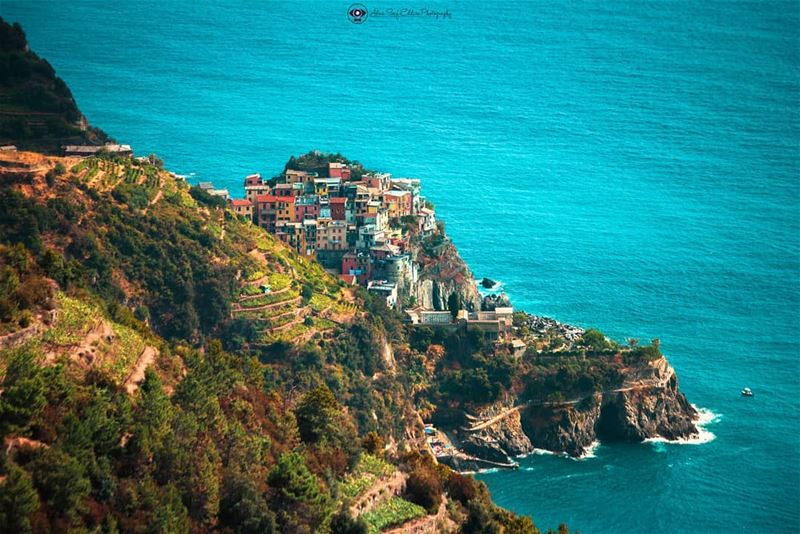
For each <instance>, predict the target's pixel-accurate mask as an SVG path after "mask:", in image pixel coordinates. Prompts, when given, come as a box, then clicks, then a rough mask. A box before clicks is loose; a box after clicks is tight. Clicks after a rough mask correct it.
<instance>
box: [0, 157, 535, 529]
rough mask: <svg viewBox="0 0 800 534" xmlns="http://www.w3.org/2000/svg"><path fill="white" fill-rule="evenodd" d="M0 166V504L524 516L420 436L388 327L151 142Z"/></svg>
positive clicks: (395, 322) (101, 523)
mask: <svg viewBox="0 0 800 534" xmlns="http://www.w3.org/2000/svg"><path fill="white" fill-rule="evenodd" d="M0 178H2V183H3V187H2V189H0V207H1V209H0V242H2V246H0V313H1V315H0V376H2V385H1V386H0V387H1V388H2V395H0V413H2V421H3V423H2V428H0V437H1V438H2V439H3V440H4V443H5V446H4V450H6V451H7V452H6V454H5V456H4V457H3V458H2V473H3V475H2V476H3V479H2V480H3V482H2V484H0V523H3V524H5V525H13V527H14V528H13V530H14V531H19V532H24V531H27V530H33V531H35V532H48V531H65V530H67V529H68V528H88V529H99V531H102V532H116V531H119V532H150V531H153V532H162V531H170V532H188V531H193V532H203V531H209V530H221V531H228V532H271V531H276V532H318V531H331V532H361V531H364V532H366V531H369V532H377V531H379V530H382V529H388V528H390V527H392V526H395V527H396V526H397V525H402V524H404V523H408V525H411V526H410V527H409V528H412V526H413V528H415V529H420V530H419V531H420V532H422V531H442V530H450V531H455V530H458V529H459V528H461V529H462V531H464V532H477V531H483V530H480V529H482V528H484V527H485V526H486V525H491V524H495V525H496V526H497V528H499V529H501V530H502V529H503V528H506V529H508V530H506V531H509V532H511V531H514V532H536V530H535V527H533V525H532V523H530V520H528V519H524V518H516V517H515V516H513V515H512V514H509V513H507V512H504V511H502V510H500V509H499V508H496V507H495V506H494V505H493V504H492V503H491V500H490V498H489V496H488V493H487V492H486V490H485V488H484V487H483V486H482V485H480V484H477V483H476V482H475V481H474V480H472V479H471V478H469V477H463V476H461V475H458V474H456V473H453V472H452V471H449V470H448V469H447V468H444V467H443V466H441V465H437V464H435V463H434V462H433V461H432V459H431V457H430V456H426V455H422V456H421V455H419V453H418V452H417V451H418V450H419V449H420V448H421V447H424V444H423V442H422V441H421V439H420V437H419V436H420V435H421V433H422V429H421V423H420V419H419V416H418V415H417V413H416V410H415V408H414V406H413V404H412V402H411V400H412V399H413V394H412V392H411V390H410V389H409V387H410V383H409V382H410V381H409V379H408V375H407V373H406V372H405V371H404V370H401V369H398V367H397V365H398V363H397V362H396V361H395V360H394V356H393V354H392V352H393V351H392V350H391V349H390V348H389V345H390V344H391V345H394V346H397V347H403V346H406V342H405V339H406V333H405V327H404V326H403V325H402V324H401V322H400V321H399V317H398V315H396V313H395V312H392V311H390V310H388V309H387V308H386V307H385V306H384V305H383V304H381V303H379V302H376V301H373V299H372V298H371V297H370V296H369V295H368V294H367V293H366V292H363V291H361V290H356V289H355V288H352V287H349V286H344V285H343V284H342V283H341V282H339V281H338V280H337V279H336V278H334V277H331V276H329V275H327V274H326V273H325V272H324V271H323V270H322V269H321V267H320V266H319V265H317V264H316V263H314V262H311V261H308V260H306V259H304V258H302V257H300V256H298V255H297V254H296V253H294V252H293V251H291V250H289V249H288V248H286V247H285V246H284V245H283V244H282V243H280V242H278V241H276V240H275V239H274V238H273V237H272V236H271V235H269V234H267V233H266V232H264V231H263V230H261V229H259V228H257V227H255V226H253V225H252V224H250V223H249V222H247V221H245V220H243V219H240V218H238V217H237V216H235V215H233V213H232V212H230V211H229V210H227V209H226V208H225V207H224V203H221V202H220V200H219V199H217V198H214V197H210V196H209V195H207V194H205V193H204V192H203V191H201V190H199V189H195V188H190V187H189V186H188V185H187V184H186V183H185V182H183V181H182V180H181V179H180V178H177V177H176V176H174V175H172V174H170V173H168V172H166V171H164V170H163V169H161V168H160V166H159V162H158V161H156V160H136V159H132V158H114V157H110V156H109V157H101V158H88V159H75V158H59V157H48V156H43V155H41V154H35V153H27V152H18V153H13V152H6V153H2V154H1V155H0ZM267 286H268V287H269V290H268V291H265V290H264V288H265V287H267ZM401 352H402V351H401ZM459 525H461V527H459ZM503 525H505V527H504V526H503ZM404 528H405V527H404ZM426 529H427V530H426ZM475 529H479V530H475Z"/></svg>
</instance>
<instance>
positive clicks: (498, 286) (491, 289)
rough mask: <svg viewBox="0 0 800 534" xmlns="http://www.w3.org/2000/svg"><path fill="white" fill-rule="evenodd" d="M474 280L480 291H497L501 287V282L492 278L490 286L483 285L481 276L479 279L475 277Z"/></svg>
mask: <svg viewBox="0 0 800 534" xmlns="http://www.w3.org/2000/svg"><path fill="white" fill-rule="evenodd" d="M474 280H475V284H476V285H477V286H478V291H479V292H481V293H497V292H498V291H500V290H501V289H502V288H503V282H500V281H498V280H493V282H494V285H493V286H492V287H483V278H481V279H480V280H478V279H477V278H475V279H474Z"/></svg>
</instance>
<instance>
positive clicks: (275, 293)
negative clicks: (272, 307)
mask: <svg viewBox="0 0 800 534" xmlns="http://www.w3.org/2000/svg"><path fill="white" fill-rule="evenodd" d="M290 289H291V286H286V287H284V288H283V289H279V290H277V291H272V292H270V293H267V295H280V294H281V293H286V292H287V291H289V290H290ZM263 296H264V294H261V295H244V296H239V302H247V301H248V300H253V299H257V298H259V297H263Z"/></svg>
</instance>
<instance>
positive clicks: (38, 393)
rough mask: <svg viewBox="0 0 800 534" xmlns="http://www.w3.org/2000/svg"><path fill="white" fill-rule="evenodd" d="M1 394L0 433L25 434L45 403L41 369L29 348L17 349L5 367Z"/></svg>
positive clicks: (1, 434) (0, 434)
mask: <svg viewBox="0 0 800 534" xmlns="http://www.w3.org/2000/svg"><path fill="white" fill-rule="evenodd" d="M1 389H2V391H3V394H2V396H0V436H3V435H6V434H9V433H12V432H14V433H25V432H27V430H28V427H29V426H30V424H31V421H32V420H33V419H34V418H35V417H36V416H37V415H39V413H40V412H41V411H42V409H44V406H45V404H46V402H47V399H46V398H45V395H44V392H45V385H44V381H43V380H42V371H41V368H40V367H39V366H38V365H37V363H36V361H35V356H34V354H33V353H32V352H31V351H28V350H21V351H18V352H16V353H15V354H14V355H13V356H12V358H11V361H10V362H9V364H8V368H7V369H6V376H5V378H3V383H2V388H1Z"/></svg>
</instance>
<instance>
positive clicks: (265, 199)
mask: <svg viewBox="0 0 800 534" xmlns="http://www.w3.org/2000/svg"><path fill="white" fill-rule="evenodd" d="M279 200H280V199H279V198H278V197H276V196H275V195H258V196H257V197H256V202H278V201H279Z"/></svg>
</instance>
